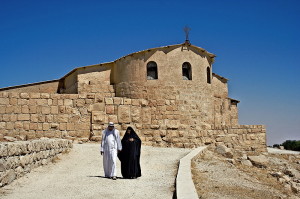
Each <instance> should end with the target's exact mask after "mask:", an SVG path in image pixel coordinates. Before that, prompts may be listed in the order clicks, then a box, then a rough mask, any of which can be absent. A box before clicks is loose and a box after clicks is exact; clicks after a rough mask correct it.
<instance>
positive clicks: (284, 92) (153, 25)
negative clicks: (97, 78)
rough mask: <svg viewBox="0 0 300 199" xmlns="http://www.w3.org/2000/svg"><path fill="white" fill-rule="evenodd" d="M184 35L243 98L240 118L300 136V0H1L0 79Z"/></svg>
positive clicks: (11, 80) (36, 77) (61, 70)
mask: <svg viewBox="0 0 300 199" xmlns="http://www.w3.org/2000/svg"><path fill="white" fill-rule="evenodd" d="M185 26H189V27H190V28H191V31H190V41H191V43H192V44H193V45H196V46H199V47H202V48H204V49H206V50H207V51H209V52H211V53H214V54H215V55H216V56H217V57H216V59H215V63H214V64H213V72H214V73H217V74H218V75H221V76H223V77H226V78H228V79H229V82H228V85H229V97H231V98H234V99H237V100H240V101H241V102H240V103H239V105H238V107H239V123H240V124H264V125H266V128H267V144H268V145H273V144H276V143H278V144H280V143H282V142H284V141H285V140H300V79H299V78H298V77H299V75H300V39H299V36H300V1H299V0H251V1H250V0H249V1H246V0H215V1H214V0H211V1H202V0H195V1H189V0H184V1H179V0H172V1H168V0H165V1H162V0H160V1H158V0H151V1H146V0H145V1H141V0H139V1H135V0H132V1H131V0H127V1H124V0H122V1H121V0H114V1H104V0H97V1H96V0H85V1H84V0H81V1H79V0H51V1H50V0H48V1H45V0H26V1H24V0H0V68H1V73H0V88H2V87H9V86H15V85H21V84H27V83H34V82H40V81H46V80H54V79H59V78H61V77H63V76H64V75H65V74H66V73H68V72H69V71H71V70H72V69H74V68H76V67H80V66H86V65H92V64H98V63H103V62H110V61H114V60H116V59H118V58H120V57H122V56H124V55H127V54H130V53H133V52H136V51H141V50H145V49H148V48H155V47H159V46H166V45H173V44H179V43H183V42H184V40H185V35H184V32H183V28H184V27H185Z"/></svg>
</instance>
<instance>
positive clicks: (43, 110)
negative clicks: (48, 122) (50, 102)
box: [42, 106, 51, 114]
mask: <svg viewBox="0 0 300 199" xmlns="http://www.w3.org/2000/svg"><path fill="white" fill-rule="evenodd" d="M50 112H51V108H50V107H49V106H43V107H42V114H50Z"/></svg>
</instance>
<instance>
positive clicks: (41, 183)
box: [0, 144, 190, 199]
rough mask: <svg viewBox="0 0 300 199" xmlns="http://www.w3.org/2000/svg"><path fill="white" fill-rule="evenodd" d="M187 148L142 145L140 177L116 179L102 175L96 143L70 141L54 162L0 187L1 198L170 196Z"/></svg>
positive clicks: (50, 198) (100, 159)
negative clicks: (69, 144) (64, 151)
mask: <svg viewBox="0 0 300 199" xmlns="http://www.w3.org/2000/svg"><path fill="white" fill-rule="evenodd" d="M189 152H190V149H179V148H155V147H150V146H142V154H141V168H142V177H141V178H138V179H133V180H129V179H122V178H121V174H120V163H119V161H118V164H117V167H118V173H117V174H118V177H119V179H117V180H116V181H114V180H111V179H107V178H104V177H103V167H102V156H100V152H99V144H74V148H73V149H72V150H71V152H70V153H69V154H64V155H62V156H61V157H60V160H58V161H57V162H56V163H51V164H49V165H46V166H43V167H39V168H36V169H35V170H33V171H32V172H31V173H29V174H26V175H25V176H24V177H21V178H19V179H17V180H15V181H14V182H13V183H12V184H10V185H7V186H5V187H3V188H0V198H1V199H17V198H23V199H26V198H28V199H29V198H30V199H39V198H43V199H48V198H49V199H55V198H59V199H70V198H72V199H76V198H78V199H79V198H80V199H82V198H91V199H92V198H110V199H113V198H126V199H128V198H151V199H153V198H172V197H173V194H174V183H175V176H176V174H177V168H178V161H179V159H180V158H182V157H184V156H185V155H186V154H187V153H189Z"/></svg>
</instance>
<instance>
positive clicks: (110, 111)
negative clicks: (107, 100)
mask: <svg viewBox="0 0 300 199" xmlns="http://www.w3.org/2000/svg"><path fill="white" fill-rule="evenodd" d="M106 114H115V106H114V105H106Z"/></svg>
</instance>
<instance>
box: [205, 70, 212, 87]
mask: <svg viewBox="0 0 300 199" xmlns="http://www.w3.org/2000/svg"><path fill="white" fill-rule="evenodd" d="M206 77H207V83H209V84H210V83H211V77H210V68H209V67H207V68H206Z"/></svg>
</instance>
